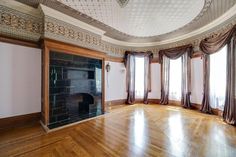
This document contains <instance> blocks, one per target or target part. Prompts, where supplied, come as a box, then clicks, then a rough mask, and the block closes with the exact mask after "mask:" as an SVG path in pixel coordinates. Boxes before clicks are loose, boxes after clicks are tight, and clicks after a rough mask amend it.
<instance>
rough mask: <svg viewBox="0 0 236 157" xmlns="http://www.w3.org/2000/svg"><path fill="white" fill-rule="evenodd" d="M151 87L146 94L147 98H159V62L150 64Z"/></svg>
mask: <svg viewBox="0 0 236 157" xmlns="http://www.w3.org/2000/svg"><path fill="white" fill-rule="evenodd" d="M151 87H152V90H151V92H150V93H149V94H148V98H149V99H160V98H161V66H160V64H159V63H152V64H151Z"/></svg>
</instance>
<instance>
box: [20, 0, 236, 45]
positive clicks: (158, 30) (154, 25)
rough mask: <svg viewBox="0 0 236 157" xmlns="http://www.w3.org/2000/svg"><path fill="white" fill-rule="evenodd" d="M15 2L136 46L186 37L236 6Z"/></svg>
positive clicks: (111, 0) (213, 1)
mask: <svg viewBox="0 0 236 157" xmlns="http://www.w3.org/2000/svg"><path fill="white" fill-rule="evenodd" d="M17 1H19V2H22V3H25V4H28V5H30V6H33V7H37V6H38V4H40V3H42V4H44V5H46V6H48V7H50V8H52V9H55V10H57V11H60V12H62V13H64V14H67V15H69V16H71V17H74V18H76V19H78V20H80V21H83V22H85V23H88V24H90V25H92V26H95V27H97V28H99V29H102V30H104V31H105V32H106V33H105V35H106V36H108V37H111V38H113V39H117V40H121V41H128V42H140V43H143V42H155V41H163V40H168V39H171V38H175V37H178V36H181V35H184V34H187V33H190V32H192V31H194V30H197V29H199V28H201V27H203V26H205V25H207V24H209V23H211V22H212V21H214V20H215V19H217V18H219V17H220V16H222V15H223V14H224V13H226V12H227V11H228V10H229V9H230V8H231V7H233V6H234V5H235V4H236V0H17ZM118 1H120V2H119V3H118ZM62 20H63V19H62Z"/></svg>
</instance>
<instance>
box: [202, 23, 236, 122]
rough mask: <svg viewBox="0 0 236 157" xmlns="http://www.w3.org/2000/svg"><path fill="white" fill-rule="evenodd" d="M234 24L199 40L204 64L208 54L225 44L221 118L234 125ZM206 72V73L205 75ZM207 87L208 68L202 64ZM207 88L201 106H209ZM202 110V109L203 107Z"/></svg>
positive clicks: (235, 50)
mask: <svg viewBox="0 0 236 157" xmlns="http://www.w3.org/2000/svg"><path fill="white" fill-rule="evenodd" d="M235 34H236V25H234V26H233V28H232V29H230V30H229V31H227V32H224V33H219V34H217V35H214V36H211V37H210V38H206V39H204V40H202V41H201V43H200V49H201V50H202V51H203V53H204V54H205V55H204V65H209V55H210V54H213V53H215V52H217V51H219V50H220V49H221V48H222V47H224V46H225V45H227V65H226V66H227V69H226V82H227V84H226V93H225V103H224V110H223V119H224V121H226V122H227V123H229V124H232V125H236V105H235V88H236V87H235V79H236V76H235V69H236V68H235V53H236V46H235V45H236V42H235V40H236V39H235V38H236V37H235ZM207 74H208V75H207ZM205 86H206V87H209V68H208V67H207V66H204V88H205ZM209 106H210V105H209V89H208V90H205V89H204V97H203V103H202V108H210V107H209ZM203 111H204V109H203Z"/></svg>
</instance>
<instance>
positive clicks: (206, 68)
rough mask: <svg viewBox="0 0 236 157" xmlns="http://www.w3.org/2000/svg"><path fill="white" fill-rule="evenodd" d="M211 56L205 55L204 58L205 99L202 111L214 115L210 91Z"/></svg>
mask: <svg viewBox="0 0 236 157" xmlns="http://www.w3.org/2000/svg"><path fill="white" fill-rule="evenodd" d="M209 79H210V56H209V55H206V54H204V56H203V99H202V106H201V109H200V111H201V112H204V113H209V114H211V113H212V108H211V106H210V99H209V91H210V83H209Z"/></svg>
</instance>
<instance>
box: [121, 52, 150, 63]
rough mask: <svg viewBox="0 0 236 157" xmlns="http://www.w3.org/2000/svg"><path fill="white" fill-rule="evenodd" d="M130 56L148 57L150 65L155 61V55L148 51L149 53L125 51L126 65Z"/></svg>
mask: <svg viewBox="0 0 236 157" xmlns="http://www.w3.org/2000/svg"><path fill="white" fill-rule="evenodd" d="M130 55H133V56H143V57H148V58H149V61H150V64H151V61H152V59H153V53H152V52H151V51H148V52H135V51H125V58H124V63H125V65H126V64H127V61H128V57H129V56H130Z"/></svg>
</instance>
